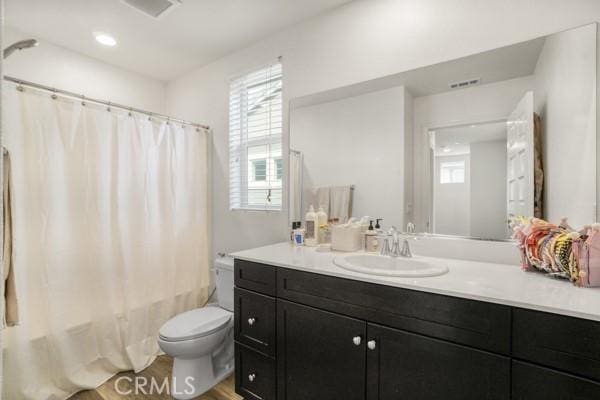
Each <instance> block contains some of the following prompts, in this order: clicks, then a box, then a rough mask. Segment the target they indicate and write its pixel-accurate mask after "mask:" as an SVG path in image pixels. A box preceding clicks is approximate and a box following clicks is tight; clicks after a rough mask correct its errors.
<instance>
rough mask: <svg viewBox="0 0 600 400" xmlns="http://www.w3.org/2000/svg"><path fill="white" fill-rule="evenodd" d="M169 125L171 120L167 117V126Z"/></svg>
mask: <svg viewBox="0 0 600 400" xmlns="http://www.w3.org/2000/svg"><path fill="white" fill-rule="evenodd" d="M170 124H171V118H169V117H167V125H170Z"/></svg>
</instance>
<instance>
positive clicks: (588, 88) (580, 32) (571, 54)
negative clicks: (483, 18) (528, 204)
mask: <svg viewBox="0 0 600 400" xmlns="http://www.w3.org/2000/svg"><path fill="white" fill-rule="evenodd" d="M595 40H596V26H586V27H583V28H579V29H576V30H571V31H568V32H564V33H562V34H560V35H553V36H550V37H548V39H547V40H546V43H545V44H544V48H543V49H542V52H541V54H540V57H539V59H538V63H537V65H536V69H535V91H534V102H535V109H536V112H537V113H538V114H540V116H541V118H542V131H543V134H542V137H543V155H544V156H543V157H544V175H545V182H544V217H545V218H546V219H548V220H550V221H553V222H558V221H559V220H560V218H561V217H562V216H568V217H569V222H570V223H571V224H572V225H573V226H577V227H581V226H583V225H584V224H589V223H591V222H593V221H595V220H596V45H595Z"/></svg>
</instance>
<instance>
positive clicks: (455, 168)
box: [440, 161, 465, 183]
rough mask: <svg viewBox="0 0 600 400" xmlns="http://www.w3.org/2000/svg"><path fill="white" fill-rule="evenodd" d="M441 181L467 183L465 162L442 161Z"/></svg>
mask: <svg viewBox="0 0 600 400" xmlns="http://www.w3.org/2000/svg"><path fill="white" fill-rule="evenodd" d="M440 183H465V162H464V161H449V162H441V163H440Z"/></svg>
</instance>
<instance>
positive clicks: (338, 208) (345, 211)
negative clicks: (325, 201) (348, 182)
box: [329, 186, 354, 222]
mask: <svg viewBox="0 0 600 400" xmlns="http://www.w3.org/2000/svg"><path fill="white" fill-rule="evenodd" d="M353 192H354V189H353V187H352V186H332V187H331V190H330V193H329V218H338V219H339V220H340V222H346V221H348V219H350V217H352V196H353Z"/></svg>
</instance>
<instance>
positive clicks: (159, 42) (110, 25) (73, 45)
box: [5, 0, 351, 81]
mask: <svg viewBox="0 0 600 400" xmlns="http://www.w3.org/2000/svg"><path fill="white" fill-rule="evenodd" d="M349 1H351V0H183V4H182V5H180V6H179V7H177V8H175V9H173V11H171V12H169V13H168V14H166V15H164V16H163V17H162V18H161V19H158V20H156V19H154V18H151V17H148V16H146V15H144V14H142V13H140V12H138V11H136V10H134V9H132V8H131V7H130V6H128V5H126V4H124V3H122V2H121V0H6V1H5V16H6V17H5V20H6V25H7V26H9V27H12V28H15V29H17V30H19V31H22V32H26V33H29V34H31V35H32V36H34V37H35V38H37V39H41V40H46V41H49V42H52V43H55V44H58V45H60V46H63V47H66V48H68V49H70V50H74V51H77V52H79V53H83V54H85V55H88V56H91V57H94V58H97V59H100V60H102V61H105V62H108V63H110V64H113V65H117V66H120V67H123V68H126V69H129V70H132V71H135V72H139V73H142V74H144V75H148V76H151V77H154V78H157V79H160V80H163V81H166V80H170V79H173V78H175V77H177V76H179V75H181V74H182V73H185V72H187V71H189V70H191V69H193V68H195V67H198V66H202V65H205V64H208V63H210V62H211V61H214V60H216V59H218V58H220V57H223V56H225V55H227V54H229V53H231V52H233V51H235V50H237V49H240V48H243V47H245V46H247V45H249V44H251V43H253V42H256V41H258V40H260V39H262V38H264V37H266V36H268V35H270V34H273V33H275V32H277V31H280V30H282V29H284V28H287V27H289V26H291V25H294V24H296V23H298V22H300V21H302V20H305V19H308V18H311V17H314V16H316V15H317V14H320V13H323V12H325V11H327V10H330V9H333V8H335V7H338V6H340V5H342V4H344V3H348V2H349ZM95 31H103V32H108V33H110V34H112V35H113V36H115V38H116V39H117V40H118V45H117V46H116V47H114V48H107V47H104V46H101V45H100V44H98V43H96V41H95V40H94V37H93V34H92V33H93V32H95Z"/></svg>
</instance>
